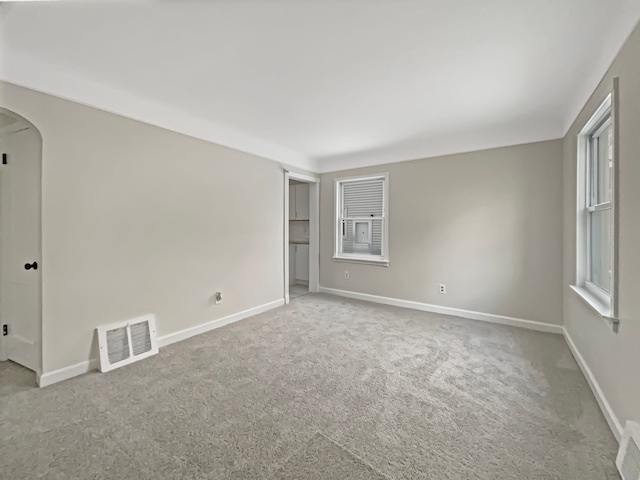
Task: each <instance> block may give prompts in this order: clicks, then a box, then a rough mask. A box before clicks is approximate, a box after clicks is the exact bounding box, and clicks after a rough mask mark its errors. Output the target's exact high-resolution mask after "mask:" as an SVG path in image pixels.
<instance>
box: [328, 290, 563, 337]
mask: <svg viewBox="0 0 640 480" xmlns="http://www.w3.org/2000/svg"><path fill="white" fill-rule="evenodd" d="M320 293H328V294H330V295H338V296H341V297H347V298H355V299H357V300H365V301H368V302H375V303H382V304H384V305H393V306H395V307H403V308H411V309H413V310H422V311H424V312H432V313H440V314H443V315H452V316H454V317H462V318H468V319H470V320H480V321H483V322H490V323H498V324H500V325H511V326H513V327H522V328H527V329H529V330H536V331H538V332H548V333H557V334H560V335H562V333H563V331H564V329H563V328H562V325H554V324H552V323H543V322H536V321H533V320H524V319H522V318H515V317H506V316H504V315H494V314H492V313H482V312H474V311H472V310H462V309H459V308H452V307H441V306H439V305H431V304H429V303H421V302H414V301H411V300H401V299H398V298H390V297H381V296H378V295H369V294H368V293H358V292H349V291H347V290H337V289H334V288H326V287H320Z"/></svg>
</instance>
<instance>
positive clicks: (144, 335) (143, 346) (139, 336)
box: [131, 322, 151, 355]
mask: <svg viewBox="0 0 640 480" xmlns="http://www.w3.org/2000/svg"><path fill="white" fill-rule="evenodd" d="M131 346H132V347H133V354H134V355H140V354H142V353H145V352H148V351H149V350H151V332H150V331H149V323H148V322H141V323H134V324H133V325H131Z"/></svg>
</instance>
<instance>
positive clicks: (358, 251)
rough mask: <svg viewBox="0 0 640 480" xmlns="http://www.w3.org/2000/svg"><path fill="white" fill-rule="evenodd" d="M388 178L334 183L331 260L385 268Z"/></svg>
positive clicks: (380, 177)
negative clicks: (360, 262)
mask: <svg viewBox="0 0 640 480" xmlns="http://www.w3.org/2000/svg"><path fill="white" fill-rule="evenodd" d="M388 183H389V174H387V173H383V174H380V175H371V176H363V177H350V178H339V179H337V180H336V184H335V188H336V231H335V236H336V238H335V250H334V258H337V259H345V260H357V261H365V262H373V263H382V264H388V262H389V254H388V252H389V242H388V231H389V229H388Z"/></svg>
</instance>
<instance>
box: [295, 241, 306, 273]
mask: <svg viewBox="0 0 640 480" xmlns="http://www.w3.org/2000/svg"><path fill="white" fill-rule="evenodd" d="M295 273H296V280H303V281H305V282H308V281H309V245H296V266H295Z"/></svg>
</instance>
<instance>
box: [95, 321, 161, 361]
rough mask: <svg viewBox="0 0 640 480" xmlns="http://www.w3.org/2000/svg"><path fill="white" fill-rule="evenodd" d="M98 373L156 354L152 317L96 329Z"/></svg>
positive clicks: (154, 328)
mask: <svg viewBox="0 0 640 480" xmlns="http://www.w3.org/2000/svg"><path fill="white" fill-rule="evenodd" d="M97 330H98V346H99V348H100V371H101V372H108V371H109V370H113V369H114V368H118V367H122V366H124V365H128V364H130V363H133V362H135V361H138V360H142V359H143V358H146V357H149V356H151V355H154V354H156V353H158V342H157V338H156V321H155V317H154V316H153V315H145V316H144V317H139V318H134V319H132V320H129V321H126V322H121V323H118V324H113V325H106V326H102V327H98V329H97Z"/></svg>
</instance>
